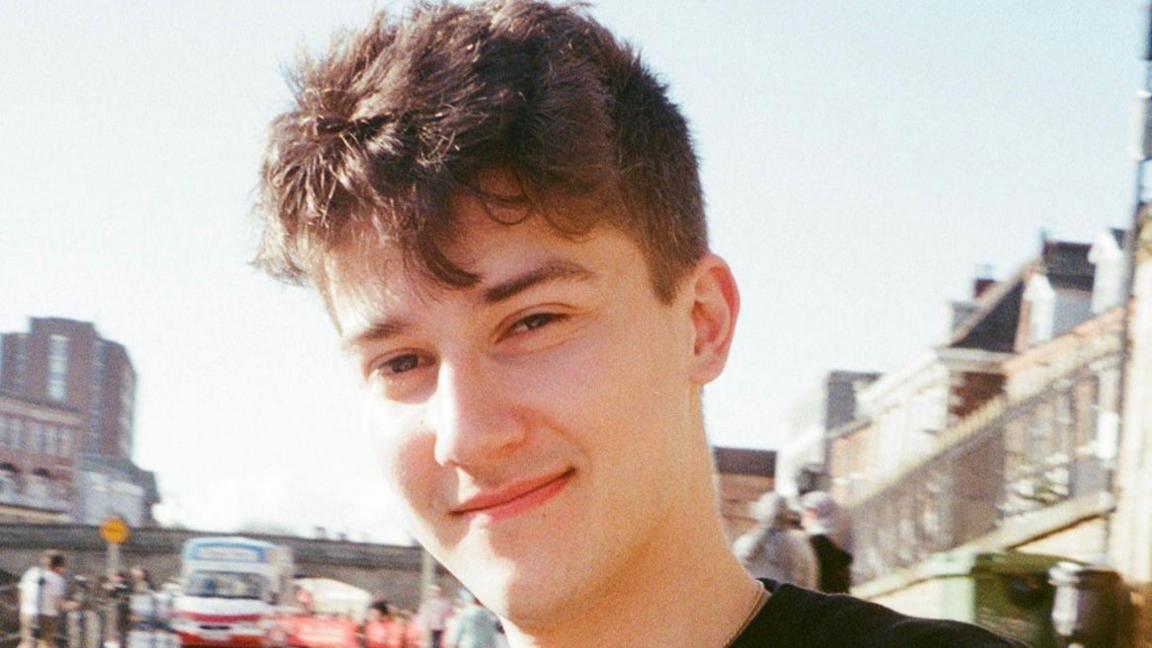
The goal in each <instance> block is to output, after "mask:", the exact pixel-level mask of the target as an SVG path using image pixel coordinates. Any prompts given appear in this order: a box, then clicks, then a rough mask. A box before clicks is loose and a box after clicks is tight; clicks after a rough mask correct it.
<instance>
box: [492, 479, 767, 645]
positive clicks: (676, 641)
mask: <svg viewBox="0 0 1152 648" xmlns="http://www.w3.org/2000/svg"><path fill="white" fill-rule="evenodd" d="M705 472H706V473H707V477H706V479H707V481H706V482H704V483H709V484H710V483H711V476H710V473H711V468H710V463H709V465H708V466H707V467H705ZM685 482H686V483H695V484H700V483H701V482H700V481H699V480H690V479H686V480H685ZM696 490H697V491H701V492H699V493H696V494H693V496H692V497H691V498H689V499H687V500H684V501H687V502H689V503H688V504H687V505H686V506H682V507H679V508H676V509H675V510H672V511H670V513H669V515H668V518H667V519H666V520H665V522H664V524H663V525H662V528H661V532H660V533H659V534H657V537H655V538H654V540H653V541H652V542H651V543H649V544H648V545H647V546H646V547H645V550H644V551H642V552H640V554H639V555H636V556H633V559H632V560H631V561H630V562H629V563H628V567H627V568H626V569H625V571H624V572H623V573H619V574H615V575H614V576H613V578H612V579H611V580H610V582H609V584H608V585H607V586H606V587H605V588H604V589H603V590H602V591H601V592H599V593H598V596H597V597H596V598H595V600H594V601H592V602H587V603H585V604H584V605H574V606H572V607H571V608H570V609H569V614H568V615H567V616H565V618H563V619H561V620H560V621H559V622H558V623H555V624H551V625H548V626H547V627H532V628H528V627H521V626H517V625H516V624H515V623H514V622H510V621H507V620H506V621H505V625H506V627H507V628H508V633H509V639H510V643H511V645H512V646H514V647H515V648H528V647H540V648H544V647H547V648H566V647H568V646H573V647H575V646H670V647H671V646H716V647H717V648H720V647H723V646H725V645H726V644H727V643H728V642H730V641H731V640H732V639H733V638H734V637H733V636H732V635H733V634H734V633H736V631H737V630H738V629H739V628H740V627H741V625H742V624H743V623H744V622H745V621H746V620H747V618H748V616H749V614H750V613H751V612H752V609H753V606H754V604H755V603H756V602H757V601H758V600H759V597H760V592H761V589H762V586H761V585H760V584H759V583H757V582H756V581H755V580H753V579H752V578H751V577H750V576H749V575H748V573H747V572H745V571H744V568H743V567H742V566H741V565H740V563H739V562H738V561H737V560H736V558H735V557H734V556H733V554H732V551H731V550H730V549H729V547H728V543H727V540H726V539H725V537H724V532H723V529H722V527H721V523H720V517H719V512H718V511H717V508H716V499H715V494H714V491H713V489H711V488H698V489H696Z"/></svg>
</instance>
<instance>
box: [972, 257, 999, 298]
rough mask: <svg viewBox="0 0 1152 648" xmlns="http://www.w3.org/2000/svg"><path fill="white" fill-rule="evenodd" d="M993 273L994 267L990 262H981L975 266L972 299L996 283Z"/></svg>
mask: <svg viewBox="0 0 1152 648" xmlns="http://www.w3.org/2000/svg"><path fill="white" fill-rule="evenodd" d="M993 274H995V268H993V267H992V265H991V264H988V263H982V264H980V265H978V266H976V278H975V279H974V280H973V281H972V299H979V298H980V295H983V294H984V291H985V290H988V289H989V288H991V287H992V286H994V285H996V280H995V279H993V278H992V275H993Z"/></svg>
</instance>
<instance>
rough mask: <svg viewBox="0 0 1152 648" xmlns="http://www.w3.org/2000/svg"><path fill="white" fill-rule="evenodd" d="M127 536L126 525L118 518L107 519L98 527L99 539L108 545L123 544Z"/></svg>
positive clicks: (128, 531) (128, 533)
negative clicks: (102, 539)
mask: <svg viewBox="0 0 1152 648" xmlns="http://www.w3.org/2000/svg"><path fill="white" fill-rule="evenodd" d="M129 535H130V530H129V529H128V523H127V522H125V521H124V520H122V519H120V518H118V517H114V518H108V519H107V520H104V523H103V524H101V525H100V537H101V538H104V542H107V543H108V544H117V545H118V544H124V543H125V542H127V541H128V536H129Z"/></svg>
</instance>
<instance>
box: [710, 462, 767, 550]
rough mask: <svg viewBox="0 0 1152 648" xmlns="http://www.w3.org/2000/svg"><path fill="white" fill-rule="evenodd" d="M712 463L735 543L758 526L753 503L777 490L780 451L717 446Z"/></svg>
mask: <svg viewBox="0 0 1152 648" xmlns="http://www.w3.org/2000/svg"><path fill="white" fill-rule="evenodd" d="M712 463H713V466H714V467H715V474H714V475H713V479H714V481H715V484H716V493H717V496H718V497H719V499H720V502H719V503H720V513H721V515H722V517H723V519H724V530H725V531H726V532H727V534H728V540H729V541H730V542H731V541H733V540H735V539H736V538H738V537H740V536H741V535H743V534H744V533H745V532H747V531H749V530H750V529H752V527H754V526H756V519H755V517H754V516H753V515H752V504H754V503H755V502H756V500H758V499H760V496H761V495H763V494H764V493H767V492H768V491H771V490H774V489H775V479H776V452H775V451H774V450H758V449H754V448H722V447H714V448H713V449H712Z"/></svg>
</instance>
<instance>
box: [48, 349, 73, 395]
mask: <svg viewBox="0 0 1152 648" xmlns="http://www.w3.org/2000/svg"><path fill="white" fill-rule="evenodd" d="M48 398H51V399H52V400H54V401H62V400H65V399H66V398H68V337H67V336H64V335H53V336H52V337H51V338H49V340H48Z"/></svg>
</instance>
